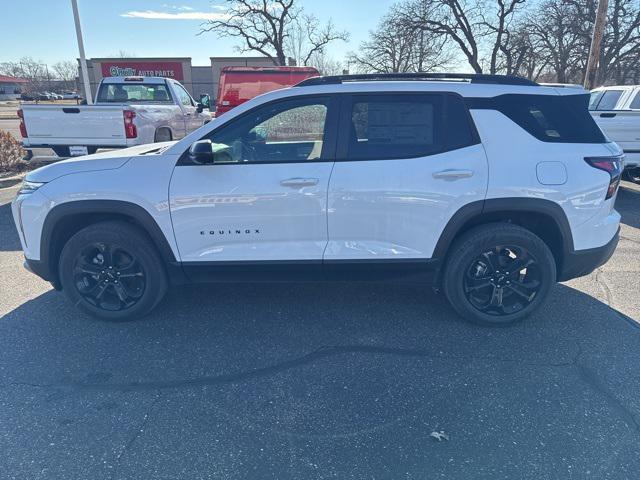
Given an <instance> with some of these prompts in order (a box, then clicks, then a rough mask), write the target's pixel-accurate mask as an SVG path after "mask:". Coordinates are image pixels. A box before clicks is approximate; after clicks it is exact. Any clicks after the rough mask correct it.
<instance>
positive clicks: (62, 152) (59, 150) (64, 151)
mask: <svg viewBox="0 0 640 480" xmlns="http://www.w3.org/2000/svg"><path fill="white" fill-rule="evenodd" d="M52 150H53V151H54V153H55V154H56V155H57V156H59V157H61V158H67V157H70V156H71V152H70V151H69V147H52Z"/></svg>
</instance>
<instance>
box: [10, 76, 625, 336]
mask: <svg viewBox="0 0 640 480" xmlns="http://www.w3.org/2000/svg"><path fill="white" fill-rule="evenodd" d="M588 101H589V95H588V94H587V93H586V92H584V91H582V90H575V89H567V88H558V89H556V88H551V87H543V86H539V85H537V84H535V83H533V82H530V81H528V80H524V79H521V78H516V77H504V76H489V75H466V74H413V75H411V74H406V75H394V76H383V75H358V76H339V77H316V78H312V79H308V80H305V81H303V82H302V83H300V84H299V85H297V86H295V87H291V88H287V89H284V90H278V91H274V92H270V93H267V94H265V95H262V96H260V97H257V98H254V99H253V100H251V101H249V102H247V103H245V104H243V105H241V106H239V107H237V108H235V109H233V110H232V111H231V112H229V113H226V114H224V115H222V116H220V117H218V118H216V119H215V120H214V121H212V122H211V123H209V124H207V125H205V126H203V127H202V128H200V129H198V130H197V131H195V132H194V133H192V134H191V135H189V136H187V137H186V138H184V139H183V140H181V141H179V142H168V143H162V144H153V145H143V146H138V147H134V148H130V149H127V150H121V151H114V152H108V153H101V154H97V155H90V156H87V157H82V158H75V159H71V160H66V161H62V162H58V163H55V164H52V165H49V166H46V167H43V168H40V169H38V170H35V171H33V172H31V173H30V174H29V175H28V176H27V178H26V180H25V182H24V185H23V186H22V188H21V190H20V191H19V194H18V196H17V198H16V199H15V201H14V202H13V215H14V218H15V222H16V225H17V226H18V231H19V232H20V240H21V242H22V247H23V249H24V253H25V257H26V266H27V268H28V269H30V270H31V271H33V272H34V273H36V274H37V275H39V276H40V277H42V278H44V279H46V280H48V281H50V282H51V283H52V284H53V285H54V286H55V288H57V289H62V290H64V291H65V293H66V294H67V296H68V297H69V298H70V299H71V301H72V302H73V303H74V304H75V305H78V306H79V307H81V308H82V309H83V310H85V311H86V312H89V313H90V314H93V315H96V316H98V317H102V318H105V319H112V320H121V319H127V318H135V317H139V316H141V315H144V314H146V313H148V312H149V311H151V309H153V308H154V307H155V306H156V305H157V304H158V302H160V300H161V299H162V297H163V295H164V294H165V291H166V290H167V287H168V285H170V284H177V283H183V282H200V281H216V282H228V281H239V280H249V281H256V280H258V281H275V280H283V279H286V280H325V279H337V280H365V281H373V280H382V279H386V280H394V281H403V282H417V283H421V284H424V285H432V286H437V287H440V288H441V289H442V290H443V291H444V293H445V294H446V296H447V298H448V299H449V300H450V302H451V305H452V306H453V308H454V309H455V310H456V311H457V312H458V313H459V314H461V315H462V316H463V317H465V318H467V319H469V320H474V321H477V322H481V323H485V324H506V323H510V322H513V321H515V320H518V319H520V318H522V317H524V316H526V315H528V314H529V313H531V312H532V311H533V310H534V309H536V308H537V307H538V306H539V305H540V304H541V303H542V302H543V301H544V299H545V297H546V296H547V294H548V292H549V290H550V288H551V286H552V285H553V283H554V282H556V281H562V280H567V279H570V278H574V277H577V276H581V275H585V274H587V273H589V272H591V271H592V270H593V269H595V268H596V267H598V266H599V265H601V264H603V263H604V262H606V261H607V260H608V258H609V257H610V256H611V255H612V253H613V250H614V249H615V247H616V244H617V241H618V229H619V221H620V216H619V214H618V213H617V212H616V211H615V210H614V201H615V196H616V192H617V187H618V182H619V179H620V171H621V164H622V160H623V158H622V151H621V150H620V148H619V147H618V146H617V145H616V144H614V143H611V142H609V141H608V140H607V139H606V138H605V137H604V135H603V134H602V132H601V131H600V130H599V128H598V127H597V126H596V124H595V123H594V121H593V119H592V118H591V116H590V115H589V112H588V111H587V104H588Z"/></svg>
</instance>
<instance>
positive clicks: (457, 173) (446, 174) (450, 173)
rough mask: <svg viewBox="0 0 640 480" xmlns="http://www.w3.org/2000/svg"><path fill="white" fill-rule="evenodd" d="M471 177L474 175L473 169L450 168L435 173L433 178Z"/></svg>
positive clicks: (454, 178) (453, 178)
mask: <svg viewBox="0 0 640 480" xmlns="http://www.w3.org/2000/svg"><path fill="white" fill-rule="evenodd" d="M469 177H473V170H454V169H451V168H450V169H447V170H441V171H439V172H435V173H434V174H433V178H437V179H439V180H458V179H460V178H469Z"/></svg>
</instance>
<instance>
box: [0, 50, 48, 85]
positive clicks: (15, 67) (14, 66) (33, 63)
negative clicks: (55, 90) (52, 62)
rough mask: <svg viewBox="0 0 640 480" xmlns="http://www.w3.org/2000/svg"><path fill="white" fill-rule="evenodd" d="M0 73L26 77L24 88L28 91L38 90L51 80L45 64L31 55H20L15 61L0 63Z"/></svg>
mask: <svg viewBox="0 0 640 480" xmlns="http://www.w3.org/2000/svg"><path fill="white" fill-rule="evenodd" d="M0 73H2V74H4V75H10V76H12V77H20V78H24V79H26V80H27V82H28V83H27V88H26V90H27V91H30V92H32V91H36V90H40V89H41V88H42V87H43V86H44V85H45V83H49V81H50V80H51V79H50V75H49V69H48V67H47V65H45V64H44V63H42V62H41V61H39V60H34V59H33V58H32V57H22V58H21V59H20V60H18V61H17V62H4V63H1V64H0Z"/></svg>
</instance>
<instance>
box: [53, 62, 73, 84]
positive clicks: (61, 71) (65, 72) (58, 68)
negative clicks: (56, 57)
mask: <svg viewBox="0 0 640 480" xmlns="http://www.w3.org/2000/svg"><path fill="white" fill-rule="evenodd" d="M53 71H54V72H55V76H56V78H57V79H58V80H62V81H63V82H64V84H65V85H64V88H73V87H74V86H75V83H76V77H77V76H78V64H77V63H76V62H74V61H72V60H64V61H62V62H58V63H55V64H53Z"/></svg>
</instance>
